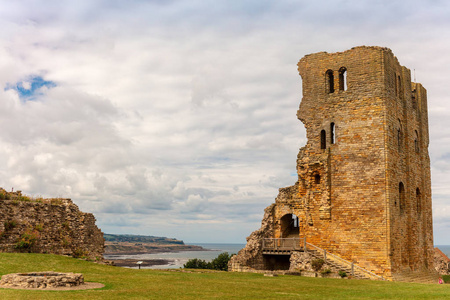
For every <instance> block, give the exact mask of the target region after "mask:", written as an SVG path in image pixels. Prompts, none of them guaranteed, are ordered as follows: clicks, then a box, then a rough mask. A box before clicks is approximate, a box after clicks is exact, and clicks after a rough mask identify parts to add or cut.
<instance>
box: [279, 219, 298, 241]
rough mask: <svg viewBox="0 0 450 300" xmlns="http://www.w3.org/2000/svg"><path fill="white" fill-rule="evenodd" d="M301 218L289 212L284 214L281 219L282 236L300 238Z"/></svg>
mask: <svg viewBox="0 0 450 300" xmlns="http://www.w3.org/2000/svg"><path fill="white" fill-rule="evenodd" d="M299 223H300V222H299V220H298V217H297V216H296V215H293V214H287V215H284V216H283V217H282V218H281V220H280V225H281V237H282V238H291V237H295V238H298V235H299V227H300V224H299Z"/></svg>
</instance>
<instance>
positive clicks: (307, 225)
mask: <svg viewBox="0 0 450 300" xmlns="http://www.w3.org/2000/svg"><path fill="white" fill-rule="evenodd" d="M298 70H299V73H300V75H301V76H302V80H303V98H302V101H301V103H300V109H299V110H298V112H297V117H298V118H299V119H300V120H301V121H302V122H303V124H304V125H305V127H306V135H307V139H308V141H307V144H306V146H304V147H302V148H301V149H300V151H299V154H298V157H297V173H298V181H297V182H296V183H295V184H294V185H293V186H290V187H286V188H281V189H280V191H279V194H278V196H277V198H276V199H275V203H274V204H272V205H271V206H270V207H268V208H267V209H266V214H265V216H264V219H263V224H262V226H261V229H259V230H257V231H255V232H254V233H252V234H251V235H250V236H249V237H248V239H247V245H246V247H245V248H244V249H243V250H241V251H240V252H239V254H238V255H236V256H235V257H233V258H232V259H231V262H230V267H231V269H232V270H236V271H245V270H248V271H251V270H264V269H277V268H278V269H286V268H289V264H287V263H286V260H285V258H282V255H279V256H275V255H272V256H270V255H263V254H262V251H261V249H260V248H261V245H262V239H264V238H267V237H270V238H292V237H297V238H300V240H302V239H304V238H306V240H307V241H308V242H309V243H311V244H314V245H316V246H318V247H320V248H323V249H325V250H327V251H328V252H329V253H333V254H335V255H337V256H339V257H342V258H343V259H346V260H347V261H351V262H354V263H355V264H356V265H358V266H360V267H362V268H364V269H366V270H368V271H371V272H374V273H375V274H378V275H380V276H383V277H384V278H387V279H391V280H404V279H405V280H409V279H407V278H410V277H411V276H409V275H411V274H413V275H414V276H416V275H418V274H419V273H420V274H422V277H424V278H425V277H429V278H434V277H433V276H435V271H434V266H433V255H434V252H433V251H434V250H433V230H432V212H431V179H430V161H429V155H428V144H429V135H428V112H427V96H426V90H425V88H423V87H422V85H421V84H419V83H415V82H411V72H410V70H409V69H407V68H406V67H404V66H401V65H400V64H399V62H398V60H397V58H396V57H395V56H394V55H393V53H392V51H391V50H390V49H387V48H382V47H365V46H363V47H355V48H352V49H351V50H348V51H345V52H338V53H326V52H320V53H315V54H310V55H306V56H305V57H303V58H302V59H301V60H300V62H299V63H298ZM291 224H295V225H291ZM277 261H278V262H279V263H277ZM274 262H275V263H274ZM408 274H409V275H408ZM408 276H409V277H408Z"/></svg>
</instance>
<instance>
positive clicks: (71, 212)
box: [0, 189, 105, 260]
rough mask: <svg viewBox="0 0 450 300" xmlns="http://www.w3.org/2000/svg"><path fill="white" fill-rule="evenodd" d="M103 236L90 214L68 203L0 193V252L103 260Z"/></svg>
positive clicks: (11, 193)
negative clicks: (48, 254) (59, 255)
mask: <svg viewBox="0 0 450 300" xmlns="http://www.w3.org/2000/svg"><path fill="white" fill-rule="evenodd" d="M104 242H105V241H104V239H103V233H102V232H101V231H100V229H99V228H98V227H97V226H96V225H95V217H94V215H93V214H90V213H84V212H82V211H80V210H79V208H78V206H77V205H75V204H74V203H73V202H72V201H71V200H70V199H63V198H51V199H43V198H36V199H33V198H30V197H27V196H23V195H22V193H21V192H20V191H18V192H14V193H13V192H6V191H5V190H4V189H0V251H1V252H33V253H52V254H61V255H70V256H74V257H85V258H88V259H91V260H101V259H103V252H104Z"/></svg>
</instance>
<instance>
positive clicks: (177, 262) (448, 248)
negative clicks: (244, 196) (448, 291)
mask: <svg viewBox="0 0 450 300" xmlns="http://www.w3.org/2000/svg"><path fill="white" fill-rule="evenodd" d="M190 245H197V246H202V247H203V248H204V249H205V250H203V251H181V252H163V253H155V254H134V255H105V258H106V259H136V260H144V259H167V260H171V261H172V262H170V263H169V264H167V265H156V266H150V267H145V268H148V269H179V268H182V267H183V265H184V264H185V263H186V262H187V261H188V260H189V259H192V258H198V259H203V260H205V261H211V260H213V259H214V258H216V257H217V256H218V255H219V254H220V253H223V252H228V253H229V254H233V253H234V254H236V253H238V252H239V250H241V249H242V248H244V247H245V244H212V243H199V244H193V243H191V244H190ZM435 247H437V248H439V249H440V250H441V251H442V252H444V253H445V254H446V255H447V256H448V257H450V245H435ZM132 268H137V267H132ZM142 268H144V267H142Z"/></svg>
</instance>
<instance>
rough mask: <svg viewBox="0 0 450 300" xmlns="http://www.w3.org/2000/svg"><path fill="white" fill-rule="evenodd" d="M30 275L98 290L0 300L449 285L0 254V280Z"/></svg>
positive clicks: (386, 295) (366, 293)
mask: <svg viewBox="0 0 450 300" xmlns="http://www.w3.org/2000/svg"><path fill="white" fill-rule="evenodd" d="M31 271H57V272H75V273H83V274H84V278H85V281H91V282H101V283H103V284H104V285H105V287H104V288H102V289H96V290H80V291H43V290H13V289H0V299H2V300H3V299H108V300H110V299H199V298H200V299H230V298H233V299H315V300H316V299H450V284H445V285H438V284H413V283H400V282H381V281H369V280H343V279H328V278H307V277H299V276H278V277H264V276H263V275H262V274H250V273H231V272H207V271H205V272H198V271H193V273H184V272H179V271H160V270H145V269H142V270H135V269H125V268H119V267H112V266H105V265H98V264H95V263H91V262H87V261H83V260H78V259H74V258H69V257H62V256H57V255H49V254H16V253H0V275H3V274H8V273H18V272H31Z"/></svg>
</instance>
